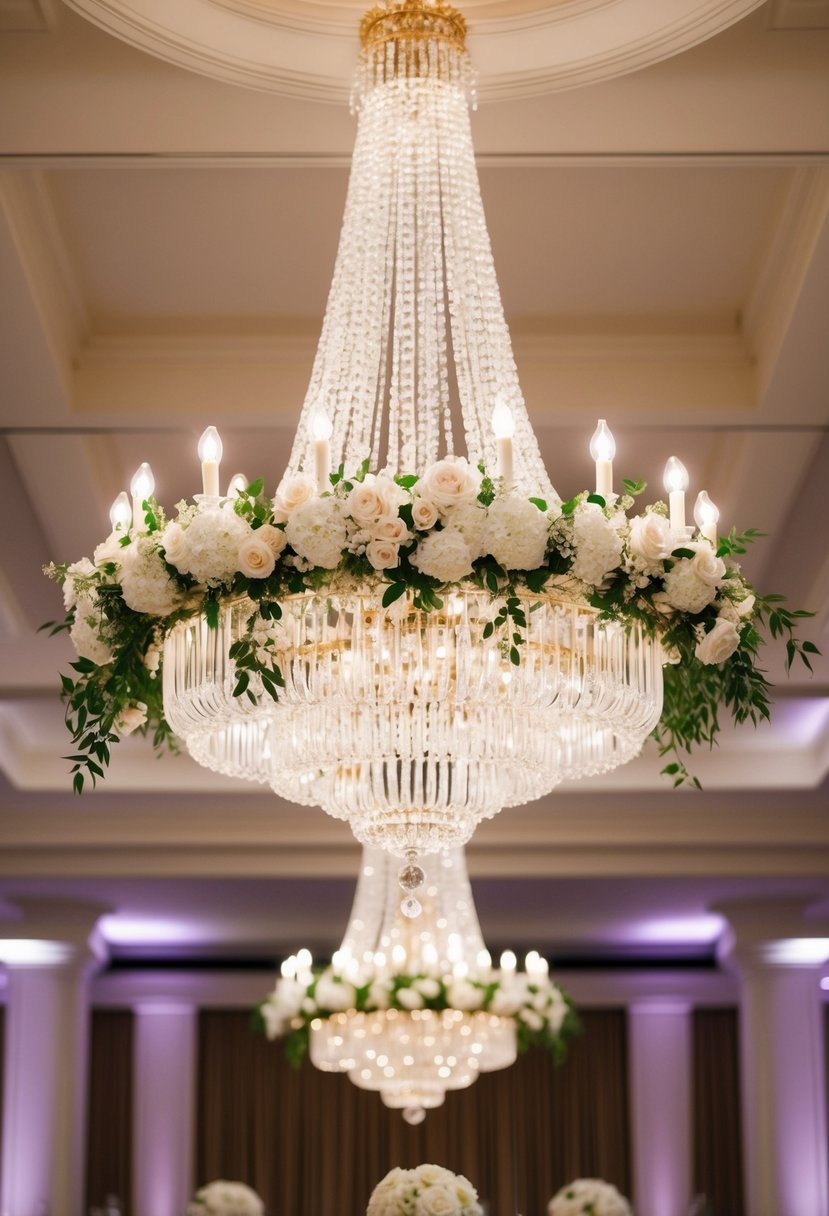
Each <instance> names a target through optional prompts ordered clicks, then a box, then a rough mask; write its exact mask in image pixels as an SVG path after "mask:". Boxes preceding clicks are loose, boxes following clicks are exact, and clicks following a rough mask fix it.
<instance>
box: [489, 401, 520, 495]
mask: <svg viewBox="0 0 829 1216" xmlns="http://www.w3.org/2000/svg"><path fill="white" fill-rule="evenodd" d="M492 433H493V434H494V436H495V442H496V444H497V447H498V476H499V477H500V478H501V480H502V481H503V483H504V489H505V490H509V489H510V488H511V486H512V470H513V461H512V454H513V453H512V440H513V436H514V434H515V415H514V414H513V412H512V410H511V409H510V407H509V403H508V402H507V401H506V399H505V397H504V395H503V394H502V393H499V394H498V396H497V397H496V398H495V408H494V409H493V411H492Z"/></svg>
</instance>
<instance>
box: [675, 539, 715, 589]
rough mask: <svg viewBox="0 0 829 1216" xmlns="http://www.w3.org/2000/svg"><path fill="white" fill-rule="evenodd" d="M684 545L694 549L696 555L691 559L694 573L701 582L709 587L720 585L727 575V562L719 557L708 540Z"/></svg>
mask: <svg viewBox="0 0 829 1216" xmlns="http://www.w3.org/2000/svg"><path fill="white" fill-rule="evenodd" d="M683 547H684V548H688V549H693V550H694V556H693V558H691V559H690V560H691V565H692V567H693V570H694V574H695V575H696V576H697V578H698V579H699V580H700V582H701V583H705V584H706V586H708V587H718V586H719V585H720V582H721V581H722V579H723V577H724V576H725V562H724V561H723V559H722V558H721V557H717V555H716V553H715V552H714V550H713V549H712V548H711V546H710V545H709V543H708V541H707V540H706V541H695V542H694V543H693V544H689V545H686V546H683Z"/></svg>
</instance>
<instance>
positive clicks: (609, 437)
mask: <svg viewBox="0 0 829 1216" xmlns="http://www.w3.org/2000/svg"><path fill="white" fill-rule="evenodd" d="M590 455H591V456H592V457H593V459H594V460H595V462H596V493H597V494H599V495H601V497H602V498H604V499H605V500H607V499H608V498H609V497H610V495H611V494H612V493H613V457H614V456H615V455H616V440H615V439H614V438H613V432H612V431H611V429H610V427H609V426H608V425H607V423H606V422H605V420H604V418H600V419H599V424H598V426H597V427H596V429H595V431H594V432H593V437H592V439H591V440H590Z"/></svg>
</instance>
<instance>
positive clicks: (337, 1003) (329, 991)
mask: <svg viewBox="0 0 829 1216" xmlns="http://www.w3.org/2000/svg"><path fill="white" fill-rule="evenodd" d="M314 999H315V1000H316V1002H317V1006H318V1008H320V1009H325V1010H326V1011H327V1012H329V1013H341V1012H342V1011H343V1010H346V1009H354V1007H355V1006H356V1003H357V994H356V992H355V990H354V985H353V984H349V983H348V981H347V980H343V979H336V978H335V977H334V974H333V972H331V971H324V972H323V973H322V975H321V976H320V977H319V979H318V980H317V984H316V987H315V989H314Z"/></svg>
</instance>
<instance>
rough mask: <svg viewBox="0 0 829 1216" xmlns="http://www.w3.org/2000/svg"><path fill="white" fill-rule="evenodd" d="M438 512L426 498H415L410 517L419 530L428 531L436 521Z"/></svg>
mask: <svg viewBox="0 0 829 1216" xmlns="http://www.w3.org/2000/svg"><path fill="white" fill-rule="evenodd" d="M439 515H440V512H439V511H438V509H437V507H436V506H435V504H434V503H433V502H432V501H431V500H430V499H428V498H420V497H417V498H415V500H414V502H413V503H412V519H413V521H414V526H415V527H416V528H417V529H418V530H419V531H421V532H428V531H429V529H430V528H434V526H435V524H436V523H437V522H438V518H439Z"/></svg>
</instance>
